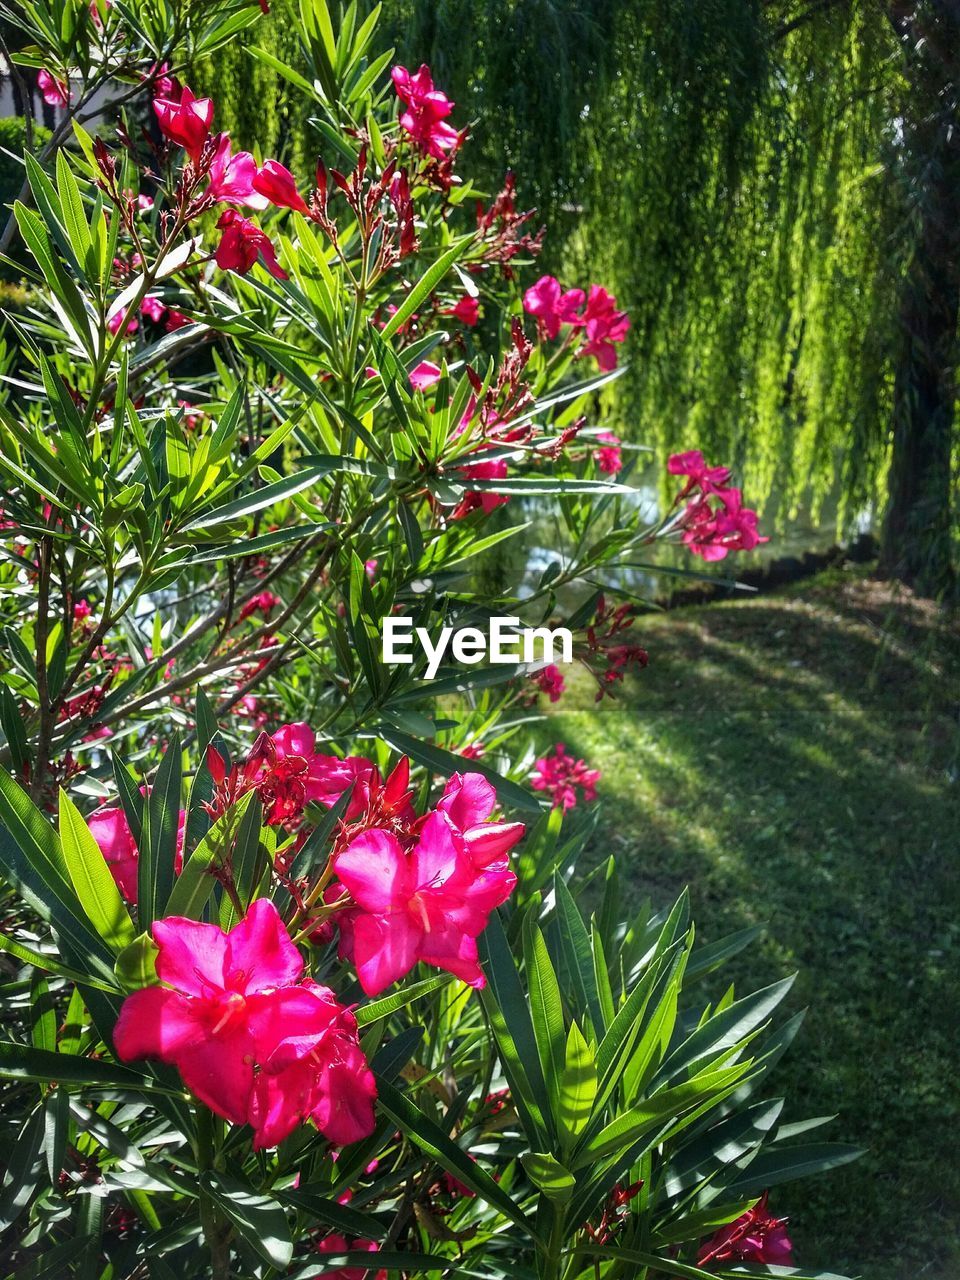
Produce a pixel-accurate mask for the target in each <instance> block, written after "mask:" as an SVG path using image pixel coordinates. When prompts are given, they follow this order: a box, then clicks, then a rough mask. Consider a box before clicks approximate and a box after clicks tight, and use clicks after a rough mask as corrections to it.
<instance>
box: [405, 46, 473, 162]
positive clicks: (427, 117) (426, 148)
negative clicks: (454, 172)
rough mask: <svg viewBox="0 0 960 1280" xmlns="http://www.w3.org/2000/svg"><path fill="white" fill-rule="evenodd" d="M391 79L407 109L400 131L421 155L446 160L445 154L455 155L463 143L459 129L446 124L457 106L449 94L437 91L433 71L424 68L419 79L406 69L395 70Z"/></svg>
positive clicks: (420, 71)
mask: <svg viewBox="0 0 960 1280" xmlns="http://www.w3.org/2000/svg"><path fill="white" fill-rule="evenodd" d="M390 75H391V78H392V80H393V85H394V88H395V89H396V91H397V97H398V98H399V99H400V101H401V102H403V103H404V104H405V105H406V107H407V110H406V111H404V112H402V113H401V116H400V127H401V128H402V129H403V130H404V131H405V132H406V133H408V134H409V135H410V137H411V138H412V139H413V141H414V142H415V143H416V144H417V146H418V147H419V148H420V150H421V151H423V152H425V153H426V154H427V155H428V156H432V157H433V158H434V159H435V160H442V159H443V158H444V153H445V152H447V151H453V150H454V149H455V148H456V146H457V145H458V143H459V142H460V135H459V134H458V133H457V131H456V129H454V128H453V127H452V126H451V125H449V124H446V123H445V121H446V118H447V116H449V115H450V113H451V112H452V111H453V105H454V104H453V103H452V102H451V101H450V99H449V98H448V97H447V95H446V94H445V93H441V92H440V91H439V90H438V89H435V88H434V87H433V77H432V76H431V75H430V69H429V67H426V66H421V68H420V70H419V71H418V72H417V73H416V75H411V74H410V72H409V71H408V70H407V69H406V67H394V68H393V70H392V71H391V72H390Z"/></svg>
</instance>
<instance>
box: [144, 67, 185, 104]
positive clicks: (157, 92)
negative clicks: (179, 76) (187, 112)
mask: <svg viewBox="0 0 960 1280" xmlns="http://www.w3.org/2000/svg"><path fill="white" fill-rule="evenodd" d="M147 76H153V96H154V97H155V98H167V99H169V100H170V101H173V100H174V99H176V98H177V97H178V95H179V92H180V86H179V85H178V84H177V82H176V80H175V79H174V77H173V76H172V75H171V74H170V67H169V65H168V64H167V63H166V62H160V63H157V62H155V63H154V64H153V66H152V67H151V68H150V70H149V71H148V72H147ZM146 78H147V77H144V79H146Z"/></svg>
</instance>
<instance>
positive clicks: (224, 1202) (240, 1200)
mask: <svg viewBox="0 0 960 1280" xmlns="http://www.w3.org/2000/svg"><path fill="white" fill-rule="evenodd" d="M200 1186H201V1188H202V1189H203V1190H204V1191H206V1192H207V1194H208V1195H209V1196H210V1198H211V1200H213V1201H214V1202H215V1204H216V1205H217V1207H218V1208H219V1209H220V1211H221V1212H222V1213H223V1214H225V1215H226V1216H227V1217H228V1218H229V1219H230V1221H231V1222H232V1223H233V1225H234V1226H235V1227H236V1229H237V1234H238V1235H239V1236H240V1238H241V1239H242V1240H243V1241H244V1243H246V1244H248V1245H249V1246H250V1248H251V1249H253V1250H254V1251H255V1252H256V1253H258V1254H259V1255H260V1257H261V1258H263V1260H264V1261H265V1262H267V1263H269V1265H270V1266H271V1267H279V1268H283V1267H288V1266H289V1265H290V1260H291V1259H292V1257H293V1240H292V1238H291V1236H290V1227H289V1224H288V1222H287V1216H286V1214H285V1213H284V1211H283V1206H282V1205H281V1204H280V1202H279V1201H278V1200H275V1199H274V1198H273V1196H269V1195H266V1194H265V1193H264V1192H262V1191H255V1190H254V1189H253V1187H251V1186H249V1185H248V1184H247V1183H244V1182H241V1181H240V1180H239V1179H238V1178H233V1177H229V1176H228V1175H227V1174H225V1173H217V1172H214V1171H212V1170H209V1169H208V1170H205V1171H204V1172H203V1173H201V1175H200Z"/></svg>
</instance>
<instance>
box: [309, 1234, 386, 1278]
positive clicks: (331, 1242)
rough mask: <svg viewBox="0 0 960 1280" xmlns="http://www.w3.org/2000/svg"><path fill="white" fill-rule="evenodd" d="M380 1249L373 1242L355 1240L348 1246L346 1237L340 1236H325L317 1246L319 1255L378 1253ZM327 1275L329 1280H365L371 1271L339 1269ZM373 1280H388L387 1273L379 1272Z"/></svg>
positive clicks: (360, 1268)
mask: <svg viewBox="0 0 960 1280" xmlns="http://www.w3.org/2000/svg"><path fill="white" fill-rule="evenodd" d="M379 1248H380V1246H379V1245H378V1244H374V1242H373V1241H372V1240H354V1241H352V1242H351V1243H350V1244H347V1238H346V1236H340V1235H331V1236H324V1238H323V1239H322V1240H318V1241H317V1244H316V1250H317V1253H360V1252H361V1251H363V1252H366V1253H376V1252H377V1251H378V1250H379ZM325 1274H326V1276H327V1280H363V1278H364V1276H369V1274H370V1271H369V1269H368V1268H367V1267H337V1269H336V1271H327V1272H326V1273H325ZM373 1280H387V1273H386V1271H384V1270H380V1271H377V1272H376V1273H375V1275H374V1278H373Z"/></svg>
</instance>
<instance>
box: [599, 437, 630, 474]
mask: <svg viewBox="0 0 960 1280" xmlns="http://www.w3.org/2000/svg"><path fill="white" fill-rule="evenodd" d="M597 439H598V440H600V441H602V444H601V447H600V448H599V449H596V450H594V454H593V456H594V458H595V459H596V462H597V466H598V467H599V468H600V470H601V471H603V472H604V473H605V474H606V475H608V476H615V475H616V474H617V473H618V472H620V471H622V470H623V454H622V453H621V451H620V437H619V436H615V435H614V434H613V432H612V431H604V432H601V434H600V435H598V436H597Z"/></svg>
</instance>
